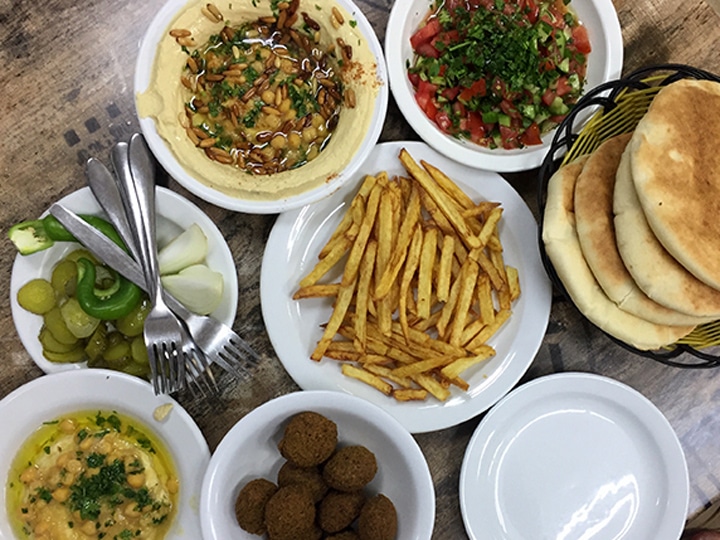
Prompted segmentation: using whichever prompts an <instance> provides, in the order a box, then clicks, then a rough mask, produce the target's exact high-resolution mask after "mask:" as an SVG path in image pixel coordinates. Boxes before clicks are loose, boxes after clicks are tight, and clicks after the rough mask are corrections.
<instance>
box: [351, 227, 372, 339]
mask: <svg viewBox="0 0 720 540" xmlns="http://www.w3.org/2000/svg"><path fill="white" fill-rule="evenodd" d="M376 252H377V242H375V240H370V241H369V242H368V245H367V248H366V249H365V254H364V255H363V259H362V261H361V263H360V270H359V274H358V276H359V277H358V288H357V293H356V295H355V319H354V323H355V340H354V344H355V347H356V348H357V349H358V350H359V351H365V336H366V332H365V323H366V321H367V312H368V304H369V301H370V281H371V280H372V275H373V266H374V264H375V255H376Z"/></svg>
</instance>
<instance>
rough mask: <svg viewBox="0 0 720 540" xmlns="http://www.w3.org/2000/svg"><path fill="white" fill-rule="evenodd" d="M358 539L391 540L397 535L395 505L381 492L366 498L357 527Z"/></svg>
mask: <svg viewBox="0 0 720 540" xmlns="http://www.w3.org/2000/svg"><path fill="white" fill-rule="evenodd" d="M357 532H358V536H359V537H360V540H393V539H394V538H395V536H396V535H397V511H396V510H395V505H394V504H393V503H392V501H391V500H390V499H388V498H387V497H386V496H385V495H383V494H382V493H380V494H378V495H375V496H374V497H371V498H369V499H368V500H367V502H366V503H365V504H364V505H363V507H362V510H360V517H359V518H358V527H357Z"/></svg>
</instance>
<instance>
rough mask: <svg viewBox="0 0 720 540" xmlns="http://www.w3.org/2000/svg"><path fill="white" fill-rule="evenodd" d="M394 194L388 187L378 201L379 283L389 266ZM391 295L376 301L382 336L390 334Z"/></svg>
mask: <svg viewBox="0 0 720 540" xmlns="http://www.w3.org/2000/svg"><path fill="white" fill-rule="evenodd" d="M394 196H395V195H394V193H393V192H392V190H390V189H389V186H387V187H386V188H385V190H384V191H383V196H382V198H381V199H380V207H379V209H378V215H377V220H376V222H375V225H376V233H375V234H376V236H377V254H376V258H375V282H376V283H377V282H379V281H380V279H381V278H382V275H383V272H385V269H386V268H387V267H388V265H389V264H390V257H391V256H392V249H393V224H394V219H393V213H394V209H393V206H394V204H393V203H394V201H393V197H394ZM391 301H392V297H391V295H389V294H388V295H385V296H384V297H383V298H378V299H376V307H377V317H378V323H379V325H380V329H381V331H382V332H383V334H390V323H391V319H392V312H393V310H392V309H391V305H390V302H391Z"/></svg>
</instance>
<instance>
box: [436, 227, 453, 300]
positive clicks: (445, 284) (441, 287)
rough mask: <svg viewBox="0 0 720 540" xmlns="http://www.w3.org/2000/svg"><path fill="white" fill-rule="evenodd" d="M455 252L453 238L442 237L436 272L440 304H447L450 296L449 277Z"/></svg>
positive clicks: (448, 236)
mask: <svg viewBox="0 0 720 540" xmlns="http://www.w3.org/2000/svg"><path fill="white" fill-rule="evenodd" d="M454 251H455V237H454V236H450V235H447V234H446V235H444V236H443V239H442V246H441V248H440V263H439V264H438V271H437V285H436V291H437V293H436V294H437V298H438V300H439V301H440V302H447V299H448V295H449V294H450V277H451V276H452V262H453V253H454Z"/></svg>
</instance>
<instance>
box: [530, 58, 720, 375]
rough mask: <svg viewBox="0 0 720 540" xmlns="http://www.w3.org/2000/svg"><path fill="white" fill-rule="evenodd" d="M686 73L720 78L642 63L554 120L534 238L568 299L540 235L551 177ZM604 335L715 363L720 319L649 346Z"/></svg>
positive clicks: (660, 354)
mask: <svg viewBox="0 0 720 540" xmlns="http://www.w3.org/2000/svg"><path fill="white" fill-rule="evenodd" d="M687 78H692V79H698V80H711V81H715V82H720V77H718V76H717V75H714V74H712V73H709V72H707V71H704V70H702V69H698V68H694V67H690V66H686V65H682V64H663V65H656V66H650V67H646V68H642V69H639V70H637V71H634V72H633V73H630V74H629V75H627V76H626V77H624V78H622V79H617V80H614V81H609V82H606V83H604V84H601V85H599V86H597V87H595V88H592V89H591V90H589V91H588V92H587V93H586V94H585V95H584V96H583V97H582V98H581V99H580V100H579V101H578V103H577V104H576V105H575V107H574V108H573V109H572V111H571V112H570V113H569V114H568V116H567V117H566V118H565V119H564V120H563V122H562V123H561V124H560V126H558V128H557V131H556V133H555V136H554V137H553V141H552V144H551V146H550V149H549V150H548V153H547V155H546V156H545V159H544V161H543V163H542V165H541V167H540V170H539V173H538V184H537V190H538V191H537V198H538V206H539V209H540V216H541V220H540V221H541V223H540V227H539V235H538V242H539V245H540V255H541V258H542V262H543V265H544V266H545V271H546V272H547V274H548V276H549V277H550V280H551V281H552V283H553V285H554V286H555V287H556V288H557V289H558V290H559V291H560V292H561V293H562V294H563V295H564V296H565V297H566V298H567V299H568V300H570V302H572V300H571V299H570V296H569V294H568V293H567V290H566V289H565V287H564V285H563V283H562V281H561V280H560V278H559V277H558V275H557V273H556V272H555V269H554V267H553V264H552V262H551V261H550V259H549V258H548V256H547V253H546V252H545V245H544V242H543V240H542V232H543V227H542V216H543V215H544V214H545V205H546V201H547V187H548V182H549V180H550V178H551V177H552V175H553V174H554V173H555V172H556V171H557V170H558V169H559V168H560V167H561V166H562V165H564V164H566V163H569V162H571V161H573V160H574V159H575V158H577V157H579V156H582V155H584V154H589V153H591V152H593V151H594V150H595V149H597V148H598V147H599V146H600V145H601V144H602V143H603V142H604V141H606V140H608V139H610V138H612V137H614V136H616V135H620V134H622V133H627V132H630V131H632V130H633V129H635V127H636V126H637V124H638V122H639V121H640V119H641V118H642V117H643V116H644V115H645V113H646V112H647V110H648V107H649V106H650V103H651V102H652V100H653V99H654V97H655V95H656V94H657V93H658V92H659V91H660V89H661V88H662V87H663V86H667V85H668V84H670V83H673V82H675V81H678V80H680V79H687ZM606 335H607V336H608V337H609V338H610V339H611V340H613V341H614V342H616V343H617V344H619V345H620V346H622V347H624V348H625V349H628V350H630V351H632V352H634V353H636V354H638V355H641V356H644V357H648V358H652V359H654V360H657V361H658V362H661V363H663V364H666V365H669V366H674V367H680V368H712V367H718V366H720V348H719V346H720V320H717V321H713V322H710V323H706V324H702V325H699V326H697V327H696V328H695V329H694V330H693V331H692V332H691V333H690V334H688V335H687V336H685V337H684V338H682V339H681V340H679V341H677V342H676V343H674V344H672V345H670V346H668V347H665V348H663V349H657V350H651V351H645V350H640V349H637V348H635V347H633V346H631V345H628V344H627V343H625V342H623V341H621V340H619V339H617V338H615V337H613V336H611V335H609V334H607V333H606Z"/></svg>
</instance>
